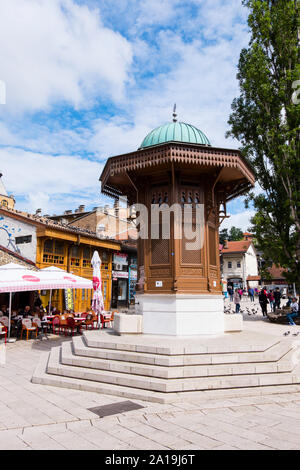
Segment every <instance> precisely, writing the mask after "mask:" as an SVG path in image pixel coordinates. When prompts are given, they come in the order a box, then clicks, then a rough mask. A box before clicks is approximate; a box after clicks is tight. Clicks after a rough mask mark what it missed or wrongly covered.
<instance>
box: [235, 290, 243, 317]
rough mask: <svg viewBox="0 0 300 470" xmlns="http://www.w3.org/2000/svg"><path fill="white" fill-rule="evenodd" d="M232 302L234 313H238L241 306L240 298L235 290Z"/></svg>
mask: <svg viewBox="0 0 300 470" xmlns="http://www.w3.org/2000/svg"><path fill="white" fill-rule="evenodd" d="M233 301H234V303H235V313H239V312H240V308H241V304H240V301H241V298H240V294H239V291H238V289H235V292H234V295H233Z"/></svg>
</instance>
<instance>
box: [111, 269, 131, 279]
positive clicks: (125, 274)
mask: <svg viewBox="0 0 300 470" xmlns="http://www.w3.org/2000/svg"><path fill="white" fill-rule="evenodd" d="M112 277H113V278H115V277H117V278H122V279H128V271H113V272H112Z"/></svg>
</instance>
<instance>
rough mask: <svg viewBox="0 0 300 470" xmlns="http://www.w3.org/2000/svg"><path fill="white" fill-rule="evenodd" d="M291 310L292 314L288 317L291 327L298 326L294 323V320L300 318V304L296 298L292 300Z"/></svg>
mask: <svg viewBox="0 0 300 470" xmlns="http://www.w3.org/2000/svg"><path fill="white" fill-rule="evenodd" d="M291 309H292V312H291V313H288V314H287V316H286V317H287V319H288V321H289V324H290V325H296V323H295V322H294V318H296V317H298V314H299V304H298V302H297V299H296V297H293V298H292V303H291Z"/></svg>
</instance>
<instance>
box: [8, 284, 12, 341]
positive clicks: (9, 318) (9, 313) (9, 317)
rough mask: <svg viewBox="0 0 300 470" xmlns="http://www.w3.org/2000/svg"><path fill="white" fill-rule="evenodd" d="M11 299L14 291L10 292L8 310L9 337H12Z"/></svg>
mask: <svg viewBox="0 0 300 470" xmlns="http://www.w3.org/2000/svg"><path fill="white" fill-rule="evenodd" d="M11 299H12V293H11V292H10V293H9V311H8V315H9V316H8V338H10V322H11Z"/></svg>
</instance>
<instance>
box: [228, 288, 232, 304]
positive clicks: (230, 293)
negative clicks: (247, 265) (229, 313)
mask: <svg viewBox="0 0 300 470" xmlns="http://www.w3.org/2000/svg"><path fill="white" fill-rule="evenodd" d="M227 292H228V295H229V297H230V302H233V289H232V287H228V289H227Z"/></svg>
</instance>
